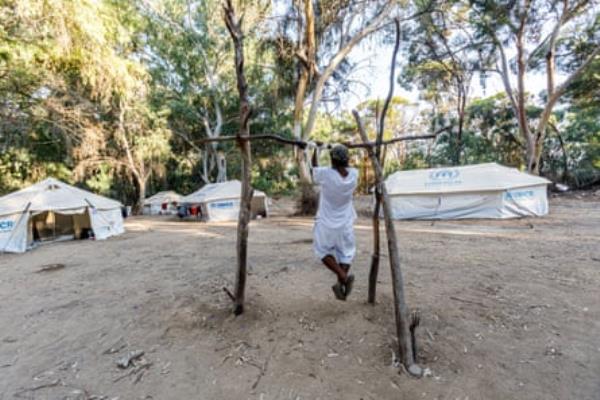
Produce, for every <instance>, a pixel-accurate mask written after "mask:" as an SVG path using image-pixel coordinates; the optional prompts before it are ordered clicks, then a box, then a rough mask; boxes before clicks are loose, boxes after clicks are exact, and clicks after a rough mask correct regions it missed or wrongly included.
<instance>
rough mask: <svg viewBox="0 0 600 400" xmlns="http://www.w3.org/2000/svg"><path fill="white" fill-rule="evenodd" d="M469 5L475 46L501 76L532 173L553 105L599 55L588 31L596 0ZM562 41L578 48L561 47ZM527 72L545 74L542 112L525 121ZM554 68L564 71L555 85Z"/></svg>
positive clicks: (475, 0)
mask: <svg viewBox="0 0 600 400" xmlns="http://www.w3.org/2000/svg"><path fill="white" fill-rule="evenodd" d="M469 3H470V5H471V16H470V21H471V26H472V27H473V29H475V31H476V36H477V37H478V38H481V39H485V40H483V42H485V43H486V44H485V45H483V46H482V47H481V50H482V52H485V53H486V54H487V55H489V56H490V60H491V61H492V63H491V65H490V68H491V70H493V71H494V72H497V73H498V74H499V76H500V77H501V79H502V83H503V86H504V90H505V92H506V95H507V97H508V99H509V101H510V104H511V107H512V108H513V110H514V113H515V115H516V117H517V121H518V126H519V132H520V136H521V140H522V141H523V143H524V147H525V148H526V158H527V169H528V170H529V171H530V172H532V173H536V174H537V173H539V172H540V162H541V156H542V152H543V147H544V142H545V140H544V139H545V137H546V133H547V129H548V126H549V123H550V121H551V118H552V116H553V113H554V110H555V107H556V105H557V104H558V103H559V101H560V100H561V98H562V97H563V96H564V94H565V92H566V91H567V89H568V88H569V87H570V85H571V84H573V82H574V81H576V80H577V79H578V78H579V77H581V76H582V74H584V73H585V71H586V70H587V69H588V68H589V67H590V65H591V64H592V63H593V62H594V60H596V59H597V57H598V55H599V54H600V46H599V43H600V42H599V39H600V38H599V37H598V32H597V31H594V30H589V29H588V28H589V27H591V26H593V25H594V24H595V22H596V20H597V16H598V3H597V2H596V1H593V0H576V1H571V0H560V1H558V0H518V1H515V0H506V1H496V0H494V1H491V0H470V2H469ZM566 43H571V45H570V47H571V48H572V47H573V45H577V46H579V47H581V48H582V50H583V51H581V52H573V51H570V50H569V49H565V48H564V47H563V44H566ZM584 44H585V46H584ZM561 49H563V50H565V51H559V50H561ZM533 71H539V72H542V73H543V74H544V75H545V80H546V88H545V92H544V93H543V94H542V96H541V98H540V101H539V105H540V106H541V107H542V112H541V114H540V115H539V117H538V118H536V119H535V120H530V119H529V118H528V116H527V108H528V107H529V106H530V105H531V104H532V103H535V100H534V99H533V98H532V96H531V95H533V94H534V93H533V90H532V86H531V83H530V82H531V80H529V79H528V77H529V76H530V73H531V72H533ZM559 72H561V73H563V74H564V75H565V76H564V80H563V82H562V83H561V84H557V79H558V78H557V75H558V74H559Z"/></svg>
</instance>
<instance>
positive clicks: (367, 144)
mask: <svg viewBox="0 0 600 400" xmlns="http://www.w3.org/2000/svg"><path fill="white" fill-rule="evenodd" d="M448 129H449V127H444V128H442V129H440V130H439V131H437V132H435V133H432V134H428V135H411V136H400V137H397V138H393V139H389V140H384V141H381V143H380V145H381V146H387V145H390V144H394V143H398V142H405V141H411V140H426V139H435V138H436V137H437V135H439V134H440V133H442V132H443V131H446V130H448ZM234 140H235V141H240V140H242V141H253V140H273V141H275V142H279V143H283V144H289V145H292V146H297V147H300V148H305V147H306V146H308V142H305V141H302V140H295V139H287V138H284V137H282V136H279V135H273V134H260V135H252V136H247V137H242V138H240V137H238V136H237V135H236V136H219V137H214V138H202V139H199V140H197V141H196V143H198V144H204V143H213V142H228V141H234ZM314 143H315V144H317V145H318V146H324V147H327V148H332V147H333V146H334V144H333V143H324V142H320V141H315V142H314ZM341 144H343V145H344V146H346V147H348V148H349V149H366V148H369V147H375V146H377V143H375V142H370V141H367V142H363V143H353V142H342V143H341Z"/></svg>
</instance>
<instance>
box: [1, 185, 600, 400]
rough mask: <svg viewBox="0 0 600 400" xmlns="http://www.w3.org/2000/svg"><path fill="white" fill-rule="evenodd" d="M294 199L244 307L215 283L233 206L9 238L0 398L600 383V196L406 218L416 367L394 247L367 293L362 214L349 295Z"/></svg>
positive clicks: (427, 393)
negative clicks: (423, 371)
mask: <svg viewBox="0 0 600 400" xmlns="http://www.w3.org/2000/svg"><path fill="white" fill-rule="evenodd" d="M359 206H360V208H363V209H364V208H365V207H366V203H365V202H364V201H361V202H359ZM290 207H291V203H290V201H279V202H276V203H275V204H274V211H275V215H274V216H273V217H272V218H268V219H263V220H257V221H254V222H253V223H252V224H251V232H250V254H249V259H250V266H251V268H250V275H249V279H248V287H247V307H246V309H247V311H246V313H245V314H244V315H242V316H240V317H237V318H236V317H234V316H233V315H232V314H231V302H230V301H229V299H228V297H227V296H226V294H225V293H224V292H223V290H222V288H223V286H228V287H232V282H233V279H234V270H235V253H234V247H235V223H215V224H205V223H197V222H180V221H177V220H176V219H173V218H170V217H166V218H164V217H156V218H150V217H136V218H130V219H128V220H127V223H126V228H127V233H125V234H124V235H122V236H120V237H116V238H111V239H109V240H106V241H98V242H94V241H80V242H63V243H55V244H48V245H44V246H41V247H39V248H37V249H35V250H33V251H30V252H28V253H26V254H22V255H6V254H5V255H0V295H1V296H0V299H1V300H0V400H8V399H96V400H99V399H107V400H108V399H121V400H124V399H259V400H270V399H356V400H358V399H461V400H465V399H469V400H475V399H544V400H547V399H581V400H585V399H594V400H598V399H600V291H599V286H600V285H599V284H600V198H599V197H593V196H592V197H586V198H575V197H570V198H569V197H560V198H553V199H552V201H551V214H550V215H549V216H548V217H546V218H539V219H522V220H510V221H480V220H476V221H475V220H474V221H463V222H456V221H451V222H450V221H447V222H442V221H438V222H435V223H433V224H432V223H431V222H422V221H421V222H418V221H404V222H398V223H397V229H398V233H399V240H400V247H401V250H402V260H403V265H402V267H403V273H404V278H405V282H406V292H407V301H408V304H409V306H410V307H411V308H419V309H420V311H421V315H422V324H421V327H419V329H418V331H417V335H418V339H419V347H420V349H419V355H418V356H419V362H420V364H421V365H422V366H423V367H426V368H428V375H429V376H427V377H424V378H422V379H414V378H410V377H408V376H407V375H406V374H402V373H399V370H398V369H397V368H394V367H393V350H394V349H395V331H394V321H393V312H392V303H391V285H390V276H389V275H390V274H389V267H388V264H387V261H388V259H387V258H384V259H383V264H382V268H381V272H380V283H379V285H378V303H377V304H376V305H375V306H371V305H368V304H366V288H367V275H368V264H369V258H370V246H371V229H370V221H369V219H368V218H365V217H361V218H360V219H359V220H358V221H357V224H356V236H357V241H358V253H357V258H356V261H355V264H354V267H353V269H354V272H355V274H356V277H357V282H356V285H355V291H354V293H353V295H352V296H351V297H350V298H349V299H348V301H346V302H341V301H336V300H335V299H334V297H333V293H332V292H331V289H330V286H331V285H332V284H333V282H334V278H333V276H332V275H331V274H330V273H329V272H328V271H327V270H325V269H324V268H323V267H321V266H320V265H319V263H318V262H316V261H315V260H314V258H313V255H312V251H311V227H312V221H311V220H310V219H306V218H290V217H288V216H287V215H289V211H290ZM54 263H60V264H64V266H65V267H64V268H62V269H57V270H53V271H45V272H39V271H40V269H41V268H42V267H43V266H45V265H48V264H54ZM135 350H143V351H144V355H143V356H142V357H141V358H139V359H137V360H136V361H134V365H132V366H130V367H129V368H127V369H120V368H119V367H117V361H118V360H119V359H120V358H121V357H123V356H124V355H126V354H127V353H128V352H130V351H135Z"/></svg>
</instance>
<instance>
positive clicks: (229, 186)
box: [180, 180, 269, 221]
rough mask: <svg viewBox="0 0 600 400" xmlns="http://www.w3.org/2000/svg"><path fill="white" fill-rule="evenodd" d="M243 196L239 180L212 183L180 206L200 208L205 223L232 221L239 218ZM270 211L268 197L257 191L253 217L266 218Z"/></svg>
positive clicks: (190, 195)
mask: <svg viewBox="0 0 600 400" xmlns="http://www.w3.org/2000/svg"><path fill="white" fill-rule="evenodd" d="M241 195H242V183H241V182H240V181H238V180H232V181H227V182H221V183H210V184H208V185H205V186H203V187H202V189H200V190H198V191H196V192H194V193H192V194H189V195H187V196H185V197H183V198H182V199H181V201H180V204H181V205H185V206H187V207H192V206H196V207H199V214H200V217H201V218H202V219H203V220H205V221H231V220H236V219H237V218H238V214H239V212H240V198H241ZM268 211H269V209H268V205H267V195H266V194H265V193H264V192H261V191H260V190H256V189H255V190H254V196H253V197H252V217H253V218H254V217H256V216H257V215H261V216H263V217H266V216H267V214H268Z"/></svg>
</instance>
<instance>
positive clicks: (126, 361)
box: [117, 350, 145, 369]
mask: <svg viewBox="0 0 600 400" xmlns="http://www.w3.org/2000/svg"><path fill="white" fill-rule="evenodd" d="M144 354H145V352H144V351H143V350H134V351H130V352H129V353H127V354H126V355H125V356H123V357H121V358H119V359H118V360H117V366H118V367H119V368H121V369H126V368H128V367H129V366H130V365H133V362H134V361H135V360H137V359H139V358H140V357H142V356H143V355H144Z"/></svg>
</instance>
